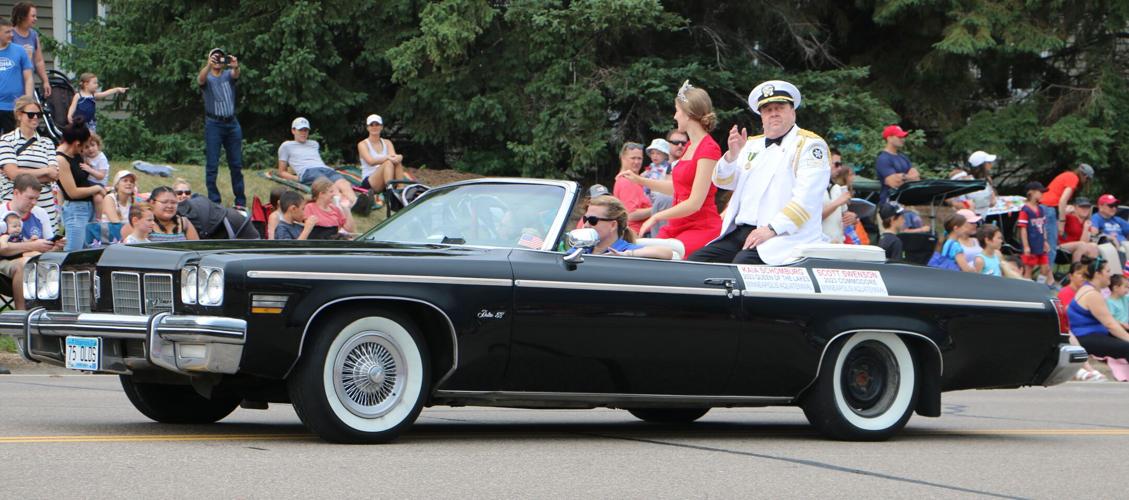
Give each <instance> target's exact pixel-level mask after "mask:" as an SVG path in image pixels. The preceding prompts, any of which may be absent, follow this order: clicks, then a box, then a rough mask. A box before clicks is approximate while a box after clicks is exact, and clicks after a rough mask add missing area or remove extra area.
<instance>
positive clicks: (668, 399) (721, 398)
mask: <svg viewBox="0 0 1129 500" xmlns="http://www.w3.org/2000/svg"><path fill="white" fill-rule="evenodd" d="M435 397H437V398H450V399H464V400H480V401H484V402H495V403H505V402H507V401H515V402H516V401H542V402H547V403H552V402H561V403H583V404H592V405H604V404H623V405H631V404H640V403H651V404H681V405H702V406H712V405H718V406H724V405H741V406H773V405H786V404H789V403H791V402H792V401H793V400H794V398H791V397H787V396H726V395H718V396H712V395H710V396H697V395H686V394H623V393H602V392H526V391H446V390H439V391H435Z"/></svg>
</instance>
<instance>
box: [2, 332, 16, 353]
mask: <svg viewBox="0 0 1129 500" xmlns="http://www.w3.org/2000/svg"><path fill="white" fill-rule="evenodd" d="M0 352H16V339H13V338H12V337H9V336H7V335H0Z"/></svg>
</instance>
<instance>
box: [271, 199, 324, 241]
mask: <svg viewBox="0 0 1129 500" xmlns="http://www.w3.org/2000/svg"><path fill="white" fill-rule="evenodd" d="M305 205H306V199H305V198H303V197H302V195H300V194H298V193H296V192H294V191H289V190H288V191H285V192H283V193H282V196H279V197H278V205H277V206H278V210H275V211H274V213H276V214H278V219H277V220H278V222H277V226H275V229H274V239H276V240H305V239H309V238H310V233H311V232H313V230H314V226H317V223H318V216H316V215H310V216H309V217H307V216H306V211H305V208H306V207H305Z"/></svg>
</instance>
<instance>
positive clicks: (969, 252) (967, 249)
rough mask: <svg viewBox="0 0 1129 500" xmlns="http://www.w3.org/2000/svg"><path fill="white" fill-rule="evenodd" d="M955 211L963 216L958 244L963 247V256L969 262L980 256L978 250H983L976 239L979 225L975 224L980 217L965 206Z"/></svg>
mask: <svg viewBox="0 0 1129 500" xmlns="http://www.w3.org/2000/svg"><path fill="white" fill-rule="evenodd" d="M957 213H958V214H960V215H961V216H963V217H964V231H961V236H960V238H959V241H960V246H962V247H964V258H966V259H968V262H969V263H973V262H975V261H976V257H979V256H980V252H983V251H984V248H983V247H981V246H980V242H979V241H978V240H977V239H976V229H977V228H978V227H979V226H978V225H977V224H978V223H979V222H980V221H981V220H982V217H980V216H979V215H976V212H973V211H972V210H969V209H967V208H962V209H960V210H957Z"/></svg>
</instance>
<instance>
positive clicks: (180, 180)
mask: <svg viewBox="0 0 1129 500" xmlns="http://www.w3.org/2000/svg"><path fill="white" fill-rule="evenodd" d="M91 137H93V136H91ZM178 184H184V185H185V186H188V189H192V183H191V182H188V179H185V178H184V177H177V178H176V180H175V181H172V187H174V188H175V187H176V186H177V185H178Z"/></svg>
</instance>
